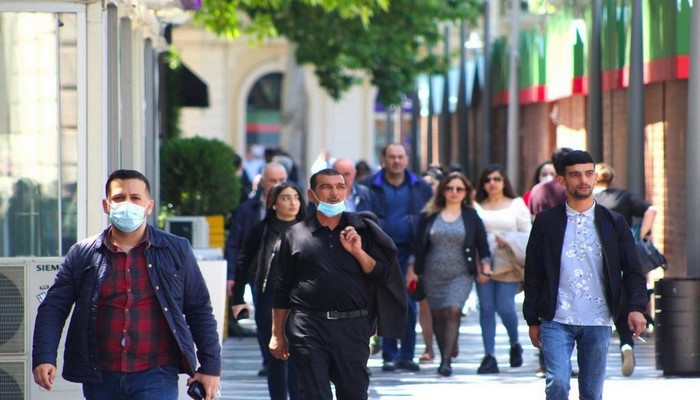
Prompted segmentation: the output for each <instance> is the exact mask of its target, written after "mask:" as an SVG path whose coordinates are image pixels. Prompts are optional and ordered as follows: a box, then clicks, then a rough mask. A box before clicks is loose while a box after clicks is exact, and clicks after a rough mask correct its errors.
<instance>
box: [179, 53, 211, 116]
mask: <svg viewBox="0 0 700 400" xmlns="http://www.w3.org/2000/svg"><path fill="white" fill-rule="evenodd" d="M180 80H181V82H182V86H180V93H179V96H178V97H179V98H180V105H181V106H182V107H202V108H205V107H209V89H208V87H207V84H206V83H204V81H203V80H201V79H200V78H199V77H198V76H197V75H196V74H195V73H194V72H192V70H191V69H189V68H187V66H186V65H185V64H184V63H182V64H181V67H180Z"/></svg>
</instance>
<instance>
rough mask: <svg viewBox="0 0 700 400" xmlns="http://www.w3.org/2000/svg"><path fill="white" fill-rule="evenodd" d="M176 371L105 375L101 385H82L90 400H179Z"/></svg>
mask: <svg viewBox="0 0 700 400" xmlns="http://www.w3.org/2000/svg"><path fill="white" fill-rule="evenodd" d="M177 379H178V369H177V367H168V366H163V367H155V368H151V369H147V370H145V371H139V372H126V373H121V372H110V371H103V372H102V383H83V395H84V396H85V399H87V400H104V399H111V400H153V399H158V400H177V399H178V395H179V393H178V391H179V388H178V385H177Z"/></svg>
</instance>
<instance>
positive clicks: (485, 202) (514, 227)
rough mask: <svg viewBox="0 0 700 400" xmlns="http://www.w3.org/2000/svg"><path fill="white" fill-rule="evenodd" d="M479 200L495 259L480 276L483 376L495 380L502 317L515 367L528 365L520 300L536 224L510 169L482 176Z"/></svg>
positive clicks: (495, 167)
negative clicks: (498, 327)
mask: <svg viewBox="0 0 700 400" xmlns="http://www.w3.org/2000/svg"><path fill="white" fill-rule="evenodd" d="M475 200H476V202H475V205H474V207H475V208H476V210H477V212H478V213H479V216H480V217H481V220H482V221H483V222H484V226H485V228H486V234H487V238H488V242H489V248H490V250H491V257H492V259H491V266H492V270H491V271H490V270H484V269H481V270H480V271H479V275H478V276H477V286H476V290H477V294H478V296H479V323H480V325H481V337H482V340H483V341H484V350H485V353H486V354H485V356H484V359H483V360H482V362H481V366H480V367H479V369H478V370H477V372H478V373H479V374H495V373H498V372H499V370H498V364H497V362H496V358H495V355H494V353H495V338H496V313H498V315H499V316H500V317H501V321H502V322H503V325H504V326H505V328H506V331H507V332H508V337H509V338H510V366H511V367H519V366H521V365H522V363H523V359H522V352H523V349H522V347H521V346H520V343H519V340H518V313H517V311H516V310H515V295H516V294H517V291H518V286H519V285H520V283H521V282H522V280H523V265H524V248H525V246H526V245H527V237H528V235H529V234H530V228H531V226H532V223H531V221H530V211H529V210H528V208H527V207H526V206H525V202H524V201H523V199H522V198H520V197H517V196H516V194H515V191H514V190H513V187H512V186H511V184H510V181H509V180H508V176H507V175H506V171H505V169H504V168H503V166H501V165H499V164H492V165H489V166H488V167H486V168H484V170H483V171H481V174H480V175H479V179H478V181H477V185H476V199H475Z"/></svg>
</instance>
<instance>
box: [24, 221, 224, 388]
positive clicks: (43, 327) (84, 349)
mask: <svg viewBox="0 0 700 400" xmlns="http://www.w3.org/2000/svg"><path fill="white" fill-rule="evenodd" d="M147 229H148V237H149V238H150V242H151V243H150V246H149V247H148V248H147V249H146V258H147V262H148V267H149V268H148V275H149V277H150V279H151V284H152V285H153V288H154V289H156V290H155V293H156V297H157V298H158V303H159V304H160V307H161V308H162V309H163V314H164V315H165V319H166V321H167V322H168V328H169V329H170V331H171V332H172V333H173V336H174V337H175V341H176V342H177V345H178V347H179V349H180V372H181V373H186V374H188V375H190V376H192V375H193V374H194V372H195V369H196V367H197V358H199V362H200V364H201V365H200V367H199V369H198V370H197V371H198V372H201V373H203V374H207V375H215V376H218V375H220V373H221V345H220V344H219V338H218V335H217V331H216V320H215V319H214V315H213V314H212V306H211V302H210V299H209V290H208V289H207V286H206V283H205V282H204V277H203V276H202V273H201V271H200V269H199V266H198V265H197V261H196V260H195V257H194V253H193V252H192V249H191V247H190V244H189V242H188V241H187V239H184V238H181V237H178V236H175V235H171V234H169V233H167V232H163V231H161V230H159V229H155V228H153V227H151V226H150V225H149V226H148V227H147ZM108 231H109V228H108V229H106V230H105V231H103V232H102V233H101V234H99V235H96V236H93V237H91V238H88V239H84V240H82V241H80V242H79V243H77V244H75V245H74V246H73V247H71V249H70V250H69V251H68V254H67V255H66V258H65V259H64V261H63V264H62V265H61V268H60V269H59V271H58V274H57V275H56V279H55V281H54V284H53V285H52V286H51V288H50V289H49V291H48V293H47V295H46V298H45V299H44V301H43V302H42V303H41V305H40V306H39V309H38V311H37V317H36V324H35V327H34V347H33V350H32V369H34V367H36V366H37V365H39V364H43V363H49V364H53V365H56V357H57V352H58V351H57V349H58V343H59V340H60V339H61V334H62V333H63V326H64V325H65V323H66V319H67V318H68V314H69V313H70V312H71V308H73V316H72V317H71V321H70V325H69V327H68V335H67V336H66V345H65V352H64V359H65V362H64V365H63V377H64V378H65V379H66V380H68V381H71V382H90V383H100V382H101V381H102V372H101V370H100V369H99V367H98V366H97V363H96V358H97V343H96V337H97V335H96V329H97V326H96V325H97V304H98V301H99V298H100V292H101V289H102V284H103V283H104V280H105V277H106V276H107V274H108V270H109V268H110V265H109V262H110V257H109V254H108V252H109V250H108V249H107V248H106V247H105V245H104V238H105V235H106V234H107V232H108ZM73 305H75V307H73ZM195 344H196V346H197V356H195V349H194V346H195Z"/></svg>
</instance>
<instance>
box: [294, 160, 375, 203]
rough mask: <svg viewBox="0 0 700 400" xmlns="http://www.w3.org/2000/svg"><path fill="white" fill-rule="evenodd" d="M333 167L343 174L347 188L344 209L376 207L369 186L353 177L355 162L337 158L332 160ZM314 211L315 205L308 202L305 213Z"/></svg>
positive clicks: (355, 173) (355, 170)
mask: <svg viewBox="0 0 700 400" xmlns="http://www.w3.org/2000/svg"><path fill="white" fill-rule="evenodd" d="M332 168H333V169H335V170H336V171H338V172H340V173H341V174H343V177H344V178H345V185H346V186H347V188H348V193H347V196H346V197H345V210H346V211H349V212H357V211H372V210H374V209H375V208H376V204H375V202H376V199H375V198H374V194H373V193H372V191H371V190H369V188H368V187H367V186H365V185H363V184H361V183H358V182H357V181H356V180H355V178H356V176H357V169H355V163H354V162H353V161H352V160H351V159H349V158H344V157H343V158H338V159H337V160H335V161H334V162H333V166H332ZM314 212H316V206H315V205H314V204H313V203H311V202H309V205H308V208H307V214H308V215H311V214H313V213H314Z"/></svg>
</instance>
